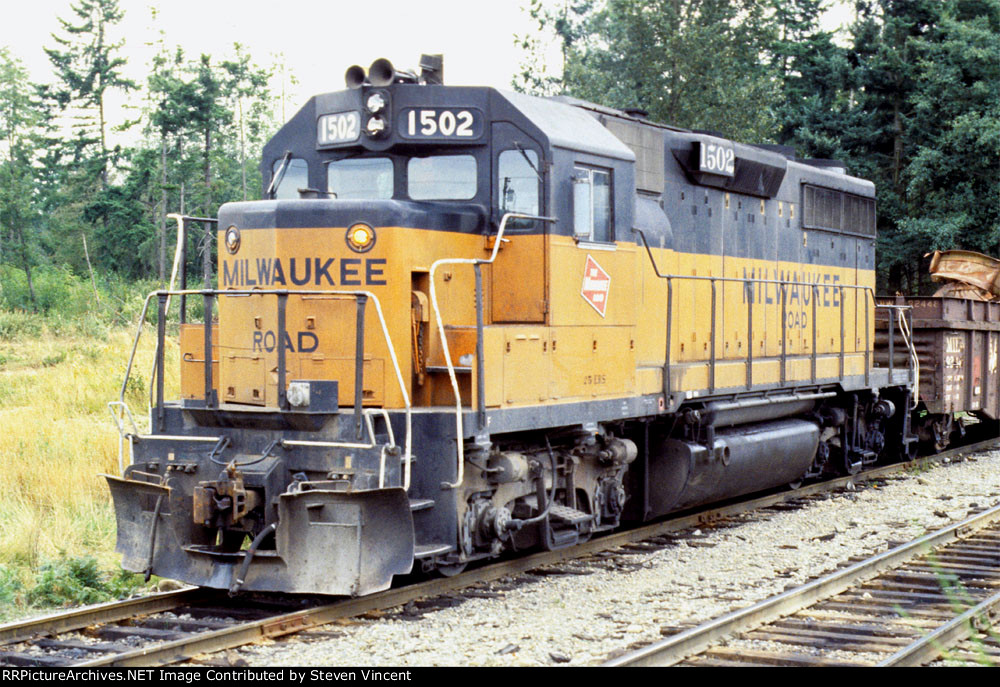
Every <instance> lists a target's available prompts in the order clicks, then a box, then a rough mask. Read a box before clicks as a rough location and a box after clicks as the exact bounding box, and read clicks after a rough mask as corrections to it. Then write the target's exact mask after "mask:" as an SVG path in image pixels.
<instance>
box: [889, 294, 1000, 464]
mask: <svg viewBox="0 0 1000 687" xmlns="http://www.w3.org/2000/svg"><path fill="white" fill-rule="evenodd" d="M879 303H880V304H885V305H906V306H909V307H910V310H909V319H910V328H911V331H912V334H913V344H914V347H915V349H916V351H917V355H918V357H919V360H920V389H919V391H920V396H919V401H920V402H919V404H918V406H917V410H916V412H917V416H916V417H915V418H914V421H913V427H914V430H915V431H916V432H917V434H918V435H919V437H920V440H921V443H922V444H923V445H924V446H925V448H926V449H934V450H942V449H944V448H945V447H946V446H947V445H948V444H949V443H950V441H951V438H952V435H953V434H955V433H956V432H959V433H961V426H960V423H959V422H958V421H957V420H956V414H958V413H967V414H969V415H973V416H975V417H977V418H979V419H980V420H981V421H991V422H992V421H996V420H997V419H998V418H1000V374H998V370H997V351H998V344H1000V303H989V302H985V301H979V300H973V299H969V298H950V297H938V296H931V297H904V296H897V297H895V298H882V299H879ZM876 312H877V314H876V337H875V362H876V364H877V365H879V366H880V367H890V366H895V367H902V366H904V365H905V364H906V356H907V350H906V347H905V345H903V343H902V342H901V341H900V337H899V334H898V330H897V334H896V337H895V339H890V337H889V334H888V331H889V329H888V327H889V324H890V323H889V316H890V315H889V311H881V310H879V311H876ZM890 352H891V355H890Z"/></svg>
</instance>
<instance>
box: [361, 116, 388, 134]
mask: <svg viewBox="0 0 1000 687" xmlns="http://www.w3.org/2000/svg"><path fill="white" fill-rule="evenodd" d="M385 129H386V124H385V120H384V119H382V118H381V117H378V116H375V117H369V118H368V123H367V124H365V131H367V132H368V135H369V136H373V137H374V136H381V135H382V133H383V132H385Z"/></svg>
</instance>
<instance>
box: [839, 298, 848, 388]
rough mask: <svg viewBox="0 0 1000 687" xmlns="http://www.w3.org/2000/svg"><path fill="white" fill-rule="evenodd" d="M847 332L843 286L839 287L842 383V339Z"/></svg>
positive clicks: (841, 372) (842, 370) (842, 375)
mask: <svg viewBox="0 0 1000 687" xmlns="http://www.w3.org/2000/svg"><path fill="white" fill-rule="evenodd" d="M846 337H847V330H846V329H845V328H844V286H843V285H841V286H840V381H844V339H845V338H846Z"/></svg>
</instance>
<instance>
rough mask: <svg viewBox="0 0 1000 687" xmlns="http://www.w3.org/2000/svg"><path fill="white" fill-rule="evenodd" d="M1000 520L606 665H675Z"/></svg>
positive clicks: (869, 562)
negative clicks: (722, 640)
mask: <svg viewBox="0 0 1000 687" xmlns="http://www.w3.org/2000/svg"><path fill="white" fill-rule="evenodd" d="M998 520H1000V505H995V506H994V507H992V508H990V509H988V510H985V511H983V512H982V513H978V514H976V515H973V516H971V517H968V518H966V519H965V520H962V521H961V522H958V523H955V524H953V525H950V526H948V527H945V528H943V529H941V530H938V531H936V532H932V533H930V534H926V535H924V536H922V537H919V538H917V539H914V540H913V541H911V542H909V543H906V544H903V545H901V546H898V547H896V548H894V549H890V550H889V551H885V552H883V553H880V554H877V555H875V556H872V557H871V558H868V559H866V560H863V561H860V562H858V563H855V564H854V565H851V566H849V567H847V568H843V569H841V570H837V571H834V572H832V573H830V574H828V575H824V576H823V577H820V578H817V579H815V580H813V581H811V582H807V583H806V584H804V585H801V586H799V587H796V588H794V589H790V590H788V591H786V592H783V593H781V594H778V595H776V596H772V597H770V598H767V599H764V600H763V601H760V602H758V603H756V604H753V605H752V606H748V607H746V608H741V609H737V610H736V611H732V612H730V613H727V614H725V615H722V616H720V617H718V618H713V619H712V620H709V621H708V622H706V623H702V624H701V625H699V626H697V627H693V628H691V629H689V630H685V631H683V632H680V633H678V634H676V635H674V636H672V637H668V638H667V639H664V640H661V641H659V642H656V643H654V644H650V645H649V646H646V647H643V648H641V649H638V650H636V651H634V652H631V653H629V654H626V655H624V656H620V657H618V658H615V659H612V660H610V661H607V662H606V663H605V664H604V665H605V666H631V667H638V666H643V667H649V666H669V665H673V664H675V663H678V662H680V661H681V660H683V659H685V658H687V657H688V656H691V655H693V654H697V653H699V652H701V651H704V650H705V649H707V648H709V647H710V646H711V645H713V644H715V643H717V642H718V641H719V640H721V639H723V638H725V637H728V636H730V635H732V634H735V633H738V632H745V631H747V630H750V629H752V628H754V627H757V626H760V625H763V624H765V623H768V622H771V621H773V620H776V619H778V618H781V617H783V616H786V615H790V614H792V613H795V612H797V611H799V610H802V609H803V608H806V607H808V606H810V605H812V604H814V603H816V602H818V601H822V600H824V599H828V598H830V597H832V596H835V595H836V594H839V593H840V592H842V591H844V590H846V589H848V588H850V587H852V586H854V585H855V584H857V583H858V582H861V581H865V580H868V579H870V578H872V577H874V576H875V575H877V574H878V573H880V572H882V571H884V570H887V569H889V568H892V567H895V566H897V565H899V564H900V563H903V562H905V561H907V560H909V559H911V558H913V557H914V556H916V555H918V554H920V553H922V552H924V551H926V550H927V549H929V548H935V547H939V546H942V545H944V544H947V543H949V542H952V541H956V540H958V539H962V538H965V537H967V536H969V535H970V534H972V533H974V532H975V531H977V530H979V529H981V528H983V527H985V526H987V525H989V524H990V523H993V522H996V521H998Z"/></svg>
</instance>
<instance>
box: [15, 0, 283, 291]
mask: <svg viewBox="0 0 1000 687" xmlns="http://www.w3.org/2000/svg"><path fill="white" fill-rule="evenodd" d="M123 16H124V14H123V10H122V9H121V7H120V6H119V2H118V0H76V2H74V3H73V4H71V5H70V8H69V17H67V18H60V19H59V20H58V27H57V30H56V32H54V33H53V34H52V41H51V45H48V46H46V47H45V52H46V54H47V56H48V59H49V61H50V63H51V65H52V69H53V74H54V79H53V81H52V82H51V83H44V84H39V83H33V82H32V81H31V80H30V78H29V75H28V73H27V71H26V69H25V68H24V66H23V64H22V63H21V62H20V60H19V59H18V58H17V56H15V55H13V54H12V53H11V51H10V50H9V49H8V48H5V47H0V141H2V142H0V284H2V285H3V286H4V287H6V288H5V290H4V291H0V303H2V304H3V305H6V306H8V307H20V308H24V309H31V310H35V309H38V307H39V303H38V298H37V294H36V284H35V283H34V282H35V280H34V279H33V276H35V273H37V272H38V271H40V270H41V271H45V270H51V269H58V270H63V271H68V272H70V273H72V274H75V275H78V276H81V277H87V278H89V277H88V273H89V275H90V276H93V274H94V273H95V272H96V273H97V274H99V275H116V276H117V277H119V278H121V279H125V280H136V279H154V278H155V279H159V280H161V281H162V280H163V279H164V277H165V276H168V275H169V271H170V265H169V261H170V259H171V257H172V256H171V255H170V253H172V250H170V249H171V248H172V246H168V244H169V243H170V242H172V241H173V228H174V223H173V222H172V221H169V220H168V219H167V217H166V215H167V213H170V212H178V211H179V212H182V213H186V214H189V215H201V216H205V217H214V216H215V214H216V212H217V208H218V205H219V204H221V203H223V202H227V201H231V200H242V199H254V198H258V197H259V195H260V186H261V179H260V172H259V169H258V161H259V156H260V149H261V147H262V145H263V144H264V142H265V141H266V140H267V139H268V138H269V137H270V135H271V134H272V133H273V132H274V131H275V130H276V129H277V127H278V126H279V125H280V122H279V121H278V115H279V114H280V112H278V111H277V110H278V107H277V106H278V105H279V104H280V102H278V100H277V97H276V94H275V92H274V91H275V88H274V82H275V79H276V78H277V76H278V72H279V70H281V66H280V65H266V66H264V65H260V64H258V63H256V62H255V61H254V60H253V59H252V58H251V56H250V55H249V54H248V52H247V50H246V49H245V48H244V47H243V46H241V45H239V44H236V45H234V46H233V49H232V51H231V56H230V57H229V58H228V59H221V60H220V59H216V58H214V57H212V56H210V55H205V54H202V55H188V54H186V53H185V52H184V51H183V49H182V48H180V47H179V46H171V45H168V43H167V41H166V38H165V36H164V35H163V33H162V31H161V32H160V35H159V38H158V40H157V41H156V43H155V45H154V50H155V55H154V57H153V58H152V61H151V63H150V64H149V65H148V72H147V77H146V79H145V81H143V82H136V81H134V80H131V79H129V78H127V77H126V76H125V70H124V67H125V64H126V60H125V58H124V57H123V54H124V51H123V48H124V40H120V39H119V40H115V39H114V38H113V36H115V35H116V28H117V27H118V25H119V24H120V22H121V20H122V18H123ZM153 18H154V21H155V19H156V17H155V11H154V17H153ZM115 95H117V97H119V98H120V97H121V96H122V95H124V96H125V97H126V98H127V99H128V102H129V103H130V104H131V107H130V108H129V109H130V111H131V112H133V113H134V115H135V116H134V118H133V119H131V120H130V121H126V122H124V123H120V124H112V123H111V121H110V118H109V116H108V109H109V97H110V96H115ZM123 133H130V134H131V135H132V136H131V137H132V138H134V139H137V142H136V143H134V144H132V145H127V146H123V145H120V144H113V143H112V142H111V141H113V140H115V139H120V138H122V134H123ZM194 233H199V232H192V234H194ZM191 241H192V244H191V246H190V247H189V250H188V255H189V260H190V266H191V269H193V270H197V269H198V267H197V265H198V264H200V262H201V258H200V256H199V251H205V250H212V247H211V246H205V245H198V237H195V236H193V235H192V238H191ZM95 291H96V285H95Z"/></svg>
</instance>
